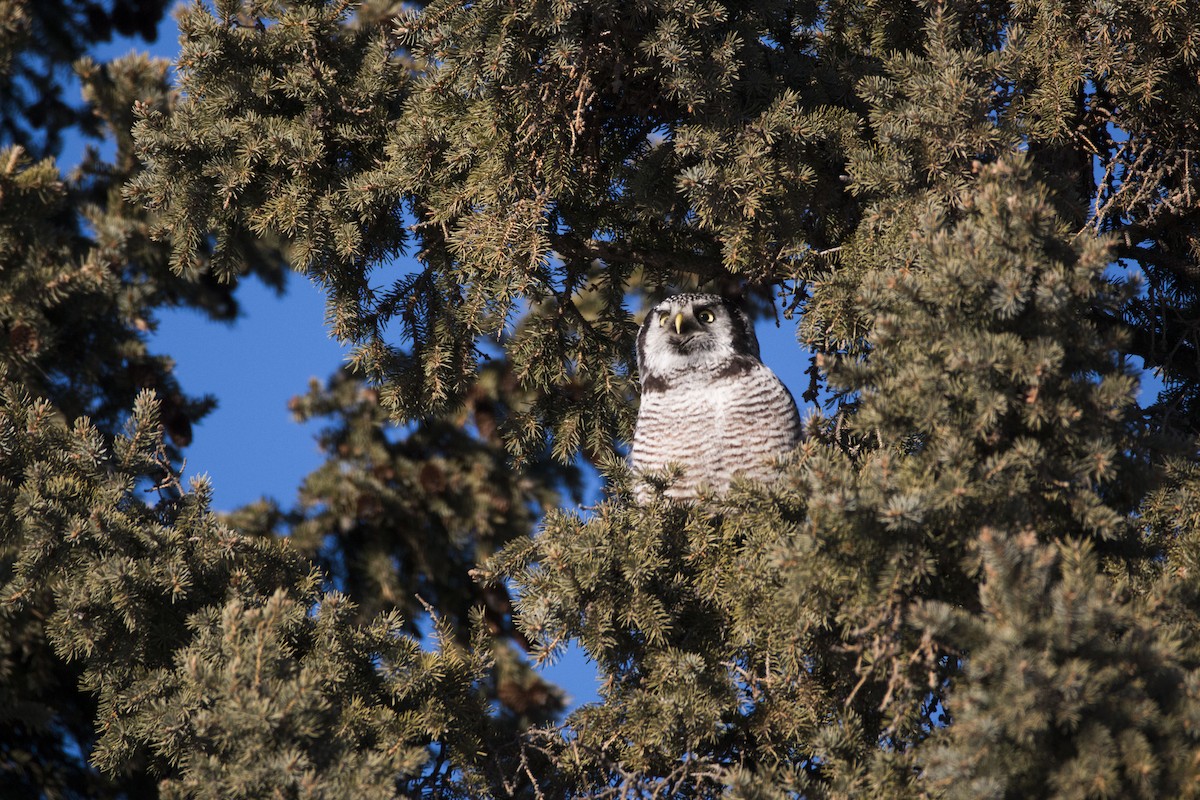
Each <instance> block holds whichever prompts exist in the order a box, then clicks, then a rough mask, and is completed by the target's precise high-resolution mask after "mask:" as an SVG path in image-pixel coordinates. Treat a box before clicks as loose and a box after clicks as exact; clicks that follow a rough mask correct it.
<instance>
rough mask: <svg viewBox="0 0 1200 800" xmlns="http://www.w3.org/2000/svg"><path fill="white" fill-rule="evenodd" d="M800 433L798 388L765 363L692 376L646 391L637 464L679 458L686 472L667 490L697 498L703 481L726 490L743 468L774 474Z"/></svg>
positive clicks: (762, 476)
mask: <svg viewBox="0 0 1200 800" xmlns="http://www.w3.org/2000/svg"><path fill="white" fill-rule="evenodd" d="M689 378H690V379H689ZM799 439H800V420H799V416H798V415H797V413H796V407H795V403H794V402H793V401H792V398H791V395H790V394H788V391H787V389H785V388H784V386H783V384H782V383H780V381H779V379H778V378H777V377H776V376H775V374H774V373H773V372H771V370H770V369H768V368H767V367H765V366H763V365H761V364H760V365H758V366H757V367H756V368H755V369H752V370H750V371H749V372H747V373H745V374H741V375H737V376H731V377H723V378H715V379H714V378H712V377H711V376H703V375H693V376H688V377H687V378H684V379H682V380H681V381H680V382H679V383H678V384H676V385H673V386H671V387H670V388H669V389H668V390H667V391H661V392H651V393H647V394H645V395H643V397H642V405H641V408H640V409H639V411H638V421H637V430H636V432H635V434H634V440H633V453H632V459H631V460H632V466H633V468H634V469H635V470H658V469H662V468H664V467H666V466H667V465H668V464H675V465H678V466H679V467H681V468H682V470H683V476H682V477H681V478H680V480H679V481H678V482H677V483H675V484H674V485H672V486H671V488H670V489H668V491H667V494H668V495H669V496H673V497H690V496H692V495H694V494H695V491H696V489H697V488H698V487H699V486H701V485H708V486H709V487H711V488H713V489H716V490H718V491H721V490H724V489H726V488H728V486H729V483H730V481H731V480H732V479H733V476H734V475H738V474H741V475H745V476H746V477H750V478H756V479H759V480H769V479H771V478H772V477H773V474H774V469H773V463H774V460H775V458H776V457H778V456H780V455H782V454H783V453H786V452H787V451H788V450H790V449H791V448H793V447H794V446H795V445H796V444H797V443H798V442H799Z"/></svg>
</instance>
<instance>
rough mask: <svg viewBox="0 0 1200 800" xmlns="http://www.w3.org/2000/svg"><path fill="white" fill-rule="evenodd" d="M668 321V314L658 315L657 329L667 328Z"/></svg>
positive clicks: (669, 317) (669, 316)
mask: <svg viewBox="0 0 1200 800" xmlns="http://www.w3.org/2000/svg"><path fill="white" fill-rule="evenodd" d="M669 319H671V315H670V314H659V315H658V327H660V328H665V327H667V321H668V320H669Z"/></svg>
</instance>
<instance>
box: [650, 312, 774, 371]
mask: <svg viewBox="0 0 1200 800" xmlns="http://www.w3.org/2000/svg"><path fill="white" fill-rule="evenodd" d="M637 361H638V372H639V374H640V375H641V380H642V387H643V389H650V388H652V387H653V386H654V385H655V383H656V382H661V381H665V380H670V379H671V378H673V377H675V376H678V375H680V374H682V373H685V372H697V371H699V372H704V371H714V370H715V371H720V370H725V369H728V368H730V367H736V366H740V365H745V364H746V363H747V362H751V363H752V362H756V361H758V337H756V336H755V335H754V327H753V326H752V325H751V324H750V320H748V319H746V316H745V314H743V313H742V312H741V311H739V310H738V308H737V307H736V306H735V305H734V304H733V303H732V302H731V301H729V300H727V299H725V298H724V297H721V296H720V295H715V294H677V295H675V296H674V297H668V298H667V299H666V300H663V301H662V302H661V303H659V304H658V305H656V306H655V307H654V308H652V309H651V310H650V313H648V314H647V315H646V320H645V322H643V323H642V329H641V331H640V332H639V333H638V347H637Z"/></svg>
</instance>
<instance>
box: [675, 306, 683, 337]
mask: <svg viewBox="0 0 1200 800" xmlns="http://www.w3.org/2000/svg"><path fill="white" fill-rule="evenodd" d="M675 332H676V333H678V334H680V335H682V334H683V312H682V311H681V312H679V313H678V314H676V315H675Z"/></svg>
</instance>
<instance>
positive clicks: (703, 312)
mask: <svg viewBox="0 0 1200 800" xmlns="http://www.w3.org/2000/svg"><path fill="white" fill-rule="evenodd" d="M696 319H698V320H700V321H701V322H703V323H704V324H705V325H707V324H709V323H710V322H716V321H717V315H716V314H714V313H713V312H711V311H709V310H708V309H707V308H702V309H700V310H699V311H697V312H696Z"/></svg>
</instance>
